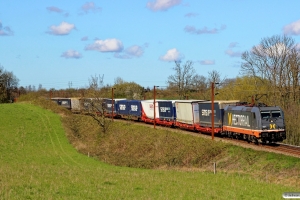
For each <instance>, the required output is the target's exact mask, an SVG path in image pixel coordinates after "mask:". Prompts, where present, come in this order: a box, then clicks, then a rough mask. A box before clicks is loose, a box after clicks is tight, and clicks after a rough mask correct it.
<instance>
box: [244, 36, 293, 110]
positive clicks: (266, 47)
mask: <svg viewBox="0 0 300 200" xmlns="http://www.w3.org/2000/svg"><path fill="white" fill-rule="evenodd" d="M242 59H243V60H244V62H243V63H242V66H241V70H242V73H244V74H246V75H250V76H253V77H256V79H257V81H258V82H265V80H267V81H268V82H269V91H271V92H270V97H271V98H272V100H273V102H274V103H275V104H278V103H280V102H279V100H280V99H279V98H278V96H287V95H288V96H290V93H293V94H292V96H294V97H296V96H295V95H296V94H295V92H296V91H297V92H298V91H299V82H298V80H299V52H298V51H297V49H296V44H295V42H294V40H293V39H292V38H290V37H287V36H272V37H268V38H264V39H262V40H261V42H260V44H259V45H257V46H254V47H253V48H252V49H251V51H247V52H244V53H243V54H242Z"/></svg>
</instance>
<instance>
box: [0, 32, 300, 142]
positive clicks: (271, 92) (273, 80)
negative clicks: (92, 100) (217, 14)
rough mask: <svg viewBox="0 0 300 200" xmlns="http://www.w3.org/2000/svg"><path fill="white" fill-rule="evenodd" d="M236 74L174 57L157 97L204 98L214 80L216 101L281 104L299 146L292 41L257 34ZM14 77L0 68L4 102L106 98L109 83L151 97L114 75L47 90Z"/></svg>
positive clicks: (125, 94) (299, 72)
mask: <svg viewBox="0 0 300 200" xmlns="http://www.w3.org/2000/svg"><path fill="white" fill-rule="evenodd" d="M241 58H242V63H241V67H240V74H241V75H240V76H238V77H236V78H226V77H222V76H221V74H220V73H219V72H218V71H216V70H212V71H211V72H209V73H208V75H207V76H204V75H200V74H197V73H196V70H195V69H194V67H193V65H194V63H193V61H190V60H188V61H186V62H185V63H184V62H180V61H175V63H174V64H175V65H174V68H173V70H174V74H172V75H170V76H169V77H168V79H167V80H166V84H167V87H166V88H157V98H160V99H202V100H210V98H211V85H212V84H211V83H219V84H215V86H216V88H215V92H216V93H218V95H216V96H215V99H216V100H233V99H236V100H240V101H247V102H252V101H255V102H263V103H265V104H267V105H278V106H281V107H282V108H283V109H284V111H285V120H286V124H287V132H288V139H287V141H288V142H289V143H292V144H298V145H300V137H299V136H300V132H299V128H300V125H298V119H299V115H300V105H299V97H300V83H299V76H300V53H299V46H298V44H297V43H296V42H295V40H294V39H293V38H291V37H288V36H285V35H283V36H282V35H274V36H272V37H266V38H262V39H261V41H260V43H259V44H257V45H255V46H253V47H252V48H251V49H250V50H249V51H245V52H244V53H243V54H242V56H241ZM18 81H19V80H18V79H17V78H16V76H14V75H13V73H12V72H7V71H5V70H4V69H3V67H1V68H0V101H1V102H10V101H12V100H13V98H14V96H17V95H18V94H19V95H20V94H25V93H29V92H40V93H43V95H45V96H47V97H48V96H49V92H50V91H51V94H52V95H53V96H65V97H74V96H76V97H89V96H91V95H98V96H99V94H101V96H102V97H110V96H111V95H112V88H115V89H114V91H113V92H114V93H113V94H114V98H127V99H152V98H153V88H152V87H147V88H143V87H142V86H140V85H139V84H137V83H135V82H127V81H125V80H123V79H122V78H121V77H117V78H116V79H115V82H114V84H113V85H109V84H107V85H105V84H104V75H98V76H97V75H95V76H91V77H90V78H89V86H88V87H87V88H80V89H74V88H70V87H69V88H67V89H64V90H55V88H51V89H50V90H49V91H47V90H45V89H42V87H41V85H39V89H38V90H37V91H36V90H35V88H33V87H28V86H27V87H19V88H18Z"/></svg>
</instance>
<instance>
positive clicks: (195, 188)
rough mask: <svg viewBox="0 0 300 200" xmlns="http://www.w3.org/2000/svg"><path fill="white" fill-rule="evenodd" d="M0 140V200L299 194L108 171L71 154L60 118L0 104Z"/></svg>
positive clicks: (210, 178)
mask: <svg viewBox="0 0 300 200" xmlns="http://www.w3.org/2000/svg"><path fill="white" fill-rule="evenodd" d="M0 136H1V138H0V199H282V197H281V196H282V193H283V192H287V191H296V190H297V189H296V188H295V187H292V186H290V187H288V186H282V185H279V184H274V183H268V182H264V181H260V180H258V179H254V178H251V176H249V175H243V174H238V173H236V174H231V173H229V174H228V173H222V172H220V173H217V174H215V175H214V174H213V173H212V172H211V171H206V172H200V171H197V170H190V171H189V170H186V171H182V170H163V169H161V170H153V169H138V168H128V167H116V166H112V165H108V164H105V163H103V162H100V161H98V160H97V159H95V158H91V157H87V156H85V155H83V154H80V153H78V152H77V150H76V149H75V148H73V146H72V145H71V144H70V142H69V140H68V139H67V137H66V135H65V129H64V128H63V126H62V124H61V117H60V116H59V115H57V114H55V113H53V112H51V111H49V110H44V109H41V108H40V107H37V106H34V105H30V104H23V103H18V104H0ZM98 142H101V141H98ZM125 142H126V141H125ZM112 151H113V149H112ZM270 159H273V158H272V157H270ZM298 191H299V190H298Z"/></svg>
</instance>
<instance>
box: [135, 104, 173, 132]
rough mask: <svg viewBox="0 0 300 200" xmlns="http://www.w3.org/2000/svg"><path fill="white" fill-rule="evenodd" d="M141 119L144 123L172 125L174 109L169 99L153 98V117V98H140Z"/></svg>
mask: <svg viewBox="0 0 300 200" xmlns="http://www.w3.org/2000/svg"><path fill="white" fill-rule="evenodd" d="M141 104H142V121H144V122H146V123H151V124H153V123H154V120H155V123H156V124H158V125H163V126H169V127H172V126H174V109H173V103H172V101H171V100H155V118H154V100H142V101H141Z"/></svg>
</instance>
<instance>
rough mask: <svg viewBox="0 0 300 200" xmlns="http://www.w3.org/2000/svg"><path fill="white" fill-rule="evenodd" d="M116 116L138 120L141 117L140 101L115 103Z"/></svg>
mask: <svg viewBox="0 0 300 200" xmlns="http://www.w3.org/2000/svg"><path fill="white" fill-rule="evenodd" d="M117 107H118V109H117V110H118V114H119V115H120V116H121V117H122V118H125V119H135V120H140V119H141V117H142V106H141V101H140V100H120V101H117Z"/></svg>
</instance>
